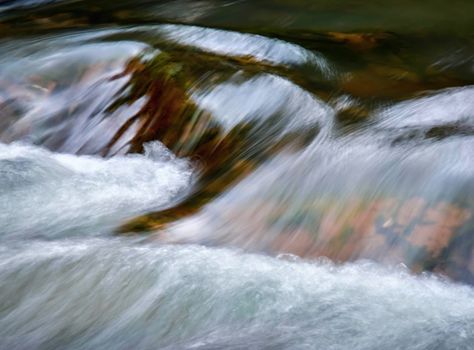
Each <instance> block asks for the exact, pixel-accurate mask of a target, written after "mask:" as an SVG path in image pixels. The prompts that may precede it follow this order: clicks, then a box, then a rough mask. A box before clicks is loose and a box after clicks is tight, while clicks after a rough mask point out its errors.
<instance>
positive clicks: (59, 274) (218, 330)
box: [0, 239, 474, 350]
mask: <svg viewBox="0 0 474 350" xmlns="http://www.w3.org/2000/svg"><path fill="white" fill-rule="evenodd" d="M0 257H1V259H0V261H2V262H3V264H0V278H1V279H2V280H7V281H10V283H6V284H3V285H1V286H0V292H1V295H2V296H3V299H4V302H3V304H2V309H0V342H1V341H2V339H3V342H4V344H2V345H4V346H6V345H9V346H12V345H18V344H21V345H23V346H25V347H28V346H27V345H31V344H34V345H35V348H37V349H47V348H48V346H49V348H51V347H55V346H60V347H68V348H73V349H75V348H78V349H89V348H93V349H107V348H109V349H110V348H114V349H127V348H130V347H132V345H133V347H134V348H140V349H156V348H163V347H165V346H167V345H169V346H170V347H171V348H180V349H181V348H182V349H187V348H193V347H194V348H199V349H207V348H216V349H217V348H231V349H237V348H239V349H241V348H285V349H314V348H319V349H355V350H358V349H361V350H362V349H382V348H383V349H417V350H421V349H434V348H439V349H469V346H470V345H472V343H473V342H474V328H473V327H472V325H473V324H474V290H473V289H472V288H471V287H467V286H463V285H455V284H451V283H449V282H447V281H443V280H439V279H437V278H435V277H430V276H420V277H415V276H412V275H410V274H409V273H408V272H407V271H406V270H405V269H404V268H403V267H393V268H383V267H381V266H378V265H375V264H370V263H364V262H359V263H350V264H344V265H342V266H337V265H333V264H331V263H329V262H323V261H316V262H305V261H296V262H291V261H286V260H281V259H276V258H270V257H264V256H258V255H249V254H242V253H240V252H238V251H231V250H225V249H210V248H203V247H197V246H162V247H159V246H153V245H133V244H129V243H124V242H123V241H117V240H116V241H112V240H110V239H109V240H97V239H94V240H80V241H76V242H74V241H69V242H68V241H62V242H42V243H38V242H31V243H29V244H27V245H25V244H23V245H18V246H16V247H15V246H9V247H5V248H4V249H0ZM64 329H67V332H64ZM6 340H9V342H8V343H7V342H6Z"/></svg>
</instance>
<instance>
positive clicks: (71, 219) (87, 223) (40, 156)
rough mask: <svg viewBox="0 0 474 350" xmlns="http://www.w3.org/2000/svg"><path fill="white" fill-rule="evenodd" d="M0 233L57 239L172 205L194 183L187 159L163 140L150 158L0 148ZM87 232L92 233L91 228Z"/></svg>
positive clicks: (154, 145) (11, 146) (16, 146)
mask: <svg viewBox="0 0 474 350" xmlns="http://www.w3.org/2000/svg"><path fill="white" fill-rule="evenodd" d="M0 174H1V176H0V222H1V223H2V226H1V228H0V232H2V233H3V234H4V235H5V234H6V235H20V234H32V233H34V234H38V235H46V236H54V235H55V234H58V233H59V232H61V230H65V231H74V230H75V229H78V228H80V227H82V228H83V229H84V228H89V229H91V230H92V232H91V233H96V232H94V230H93V228H97V227H98V226H100V227H103V225H105V227H107V226H108V225H110V224H113V222H114V221H115V223H116V222H117V220H120V219H121V218H127V217H129V216H131V215H134V214H136V213H140V212H143V211H146V210H148V209H153V208H158V207H160V206H163V205H166V204H167V203H169V202H170V201H171V200H172V199H173V198H175V196H176V195H178V194H179V193H180V192H181V191H184V190H185V189H187V188H188V187H189V186H190V184H191V175H192V170H191V168H190V165H189V163H188V162H187V161H186V160H182V159H177V158H176V157H174V156H173V155H172V154H171V153H170V152H169V151H168V150H167V149H166V148H165V147H164V146H163V145H162V144H160V143H159V142H154V143H150V144H148V145H147V146H146V152H145V155H128V156H117V157H114V158H111V159H103V158H100V157H91V156H75V155H69V154H57V153H52V152H49V151H47V150H45V149H42V148H39V147H35V146H31V145H26V144H19V143H13V144H9V145H6V144H0ZM86 232H87V230H86Z"/></svg>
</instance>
